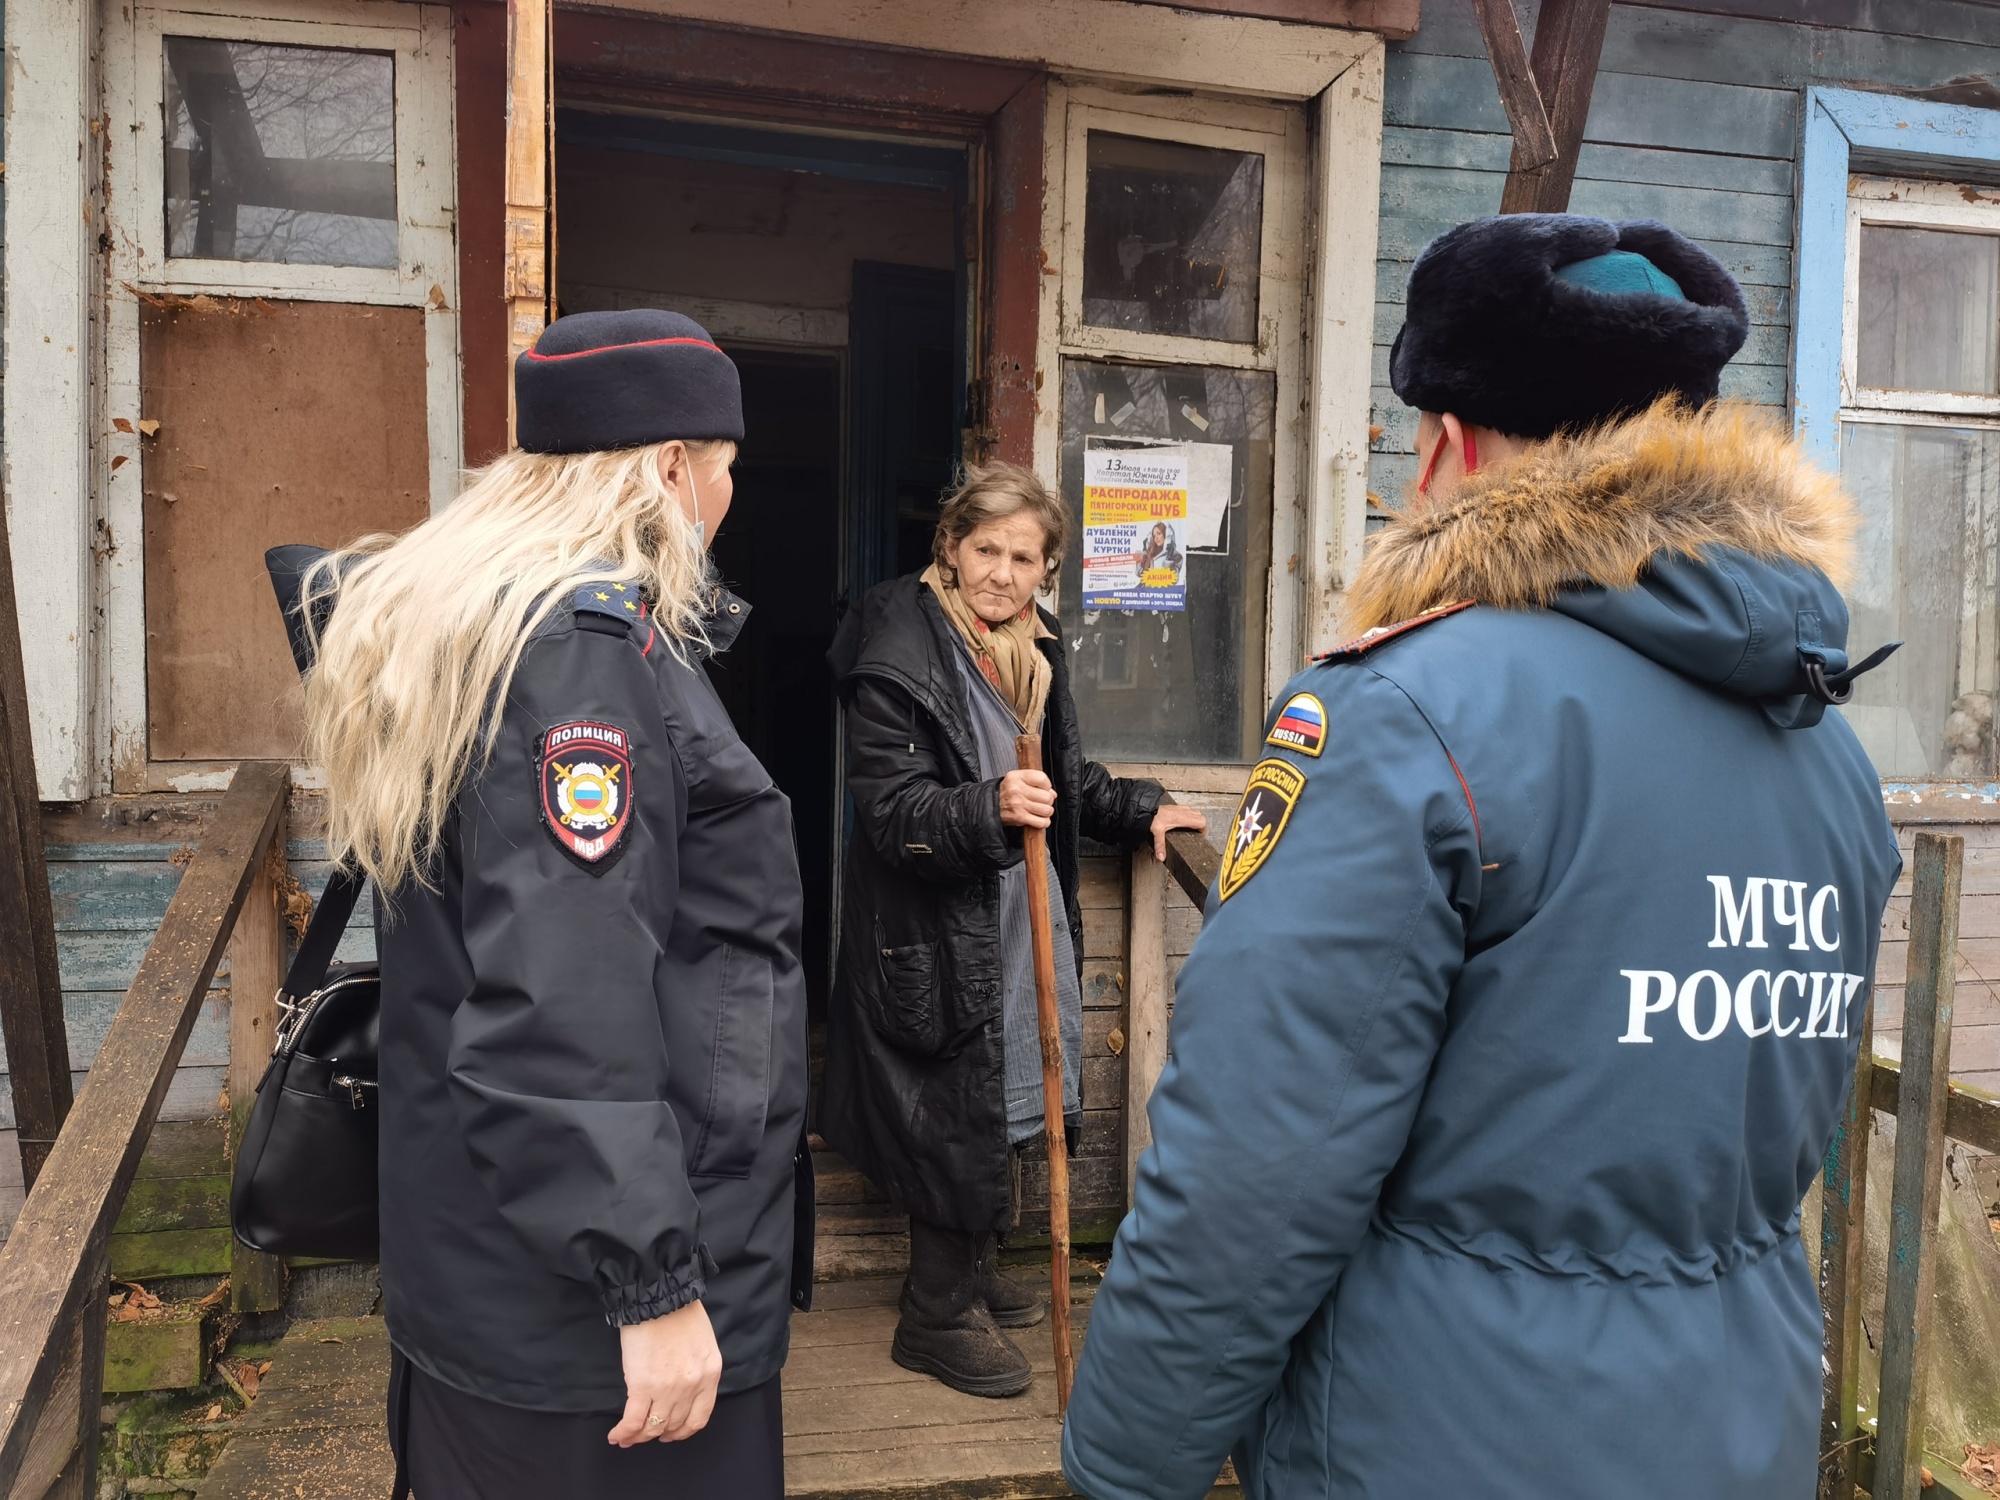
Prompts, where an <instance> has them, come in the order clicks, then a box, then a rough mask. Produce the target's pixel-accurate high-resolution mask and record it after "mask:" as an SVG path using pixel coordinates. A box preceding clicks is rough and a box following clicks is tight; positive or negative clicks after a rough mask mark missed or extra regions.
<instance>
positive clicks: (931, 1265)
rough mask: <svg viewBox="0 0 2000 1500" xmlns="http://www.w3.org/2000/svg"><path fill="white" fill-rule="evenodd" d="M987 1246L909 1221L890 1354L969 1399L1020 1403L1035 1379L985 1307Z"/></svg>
mask: <svg viewBox="0 0 2000 1500" xmlns="http://www.w3.org/2000/svg"><path fill="white" fill-rule="evenodd" d="M982 1240H983V1237H982V1236H980V1235H974V1234H958V1233H955V1232H954V1231H952V1230H949V1229H940V1228H938V1227H937V1226H936V1225H934V1224H926V1223H923V1222H922V1221H921V1220H918V1219H911V1220H910V1274H909V1276H908V1278H907V1279H906V1280H905V1281H904V1282H903V1298H902V1314H903V1316H902V1319H901V1321H899V1322H898V1323H897V1324H896V1341H895V1343H894V1344H893V1345H891V1346H890V1350H889V1353H890V1355H891V1357H893V1358H894V1359H895V1361H896V1363H897V1364H899V1365H901V1366H902V1367H903V1368H904V1369H906V1370H917V1371H920V1372H922V1373H923V1374H925V1375H935V1376H936V1377H937V1378H938V1379H939V1380H942V1381H943V1382H944V1383H945V1384H946V1385H948V1386H950V1387H951V1388H952V1389H953V1390H955V1391H964V1392H965V1393H966V1394H967V1395H969V1396H1018V1395H1020V1394H1021V1392H1023V1391H1025V1390H1026V1389H1027V1388H1028V1386H1029V1384H1030V1383H1031V1382H1032V1381H1033V1380H1034V1372H1033V1371H1032V1370H1031V1369H1030V1368H1029V1367H1028V1357H1027V1356H1026V1355H1025V1354H1023V1353H1022V1352H1021V1351H1020V1350H1019V1349H1017V1348H1015V1347H1014V1341H1013V1340H1012V1339H1010V1338H1008V1337H1007V1335H1005V1334H1004V1333H1002V1332H1001V1331H1000V1330H999V1329H998V1328H996V1327H994V1325H993V1317H992V1315H991V1314H990V1313H988V1312H987V1311H986V1306H985V1304H984V1303H982V1302H981V1301H980V1300H979V1284H980V1282H979V1269H980V1246H981V1244H982Z"/></svg>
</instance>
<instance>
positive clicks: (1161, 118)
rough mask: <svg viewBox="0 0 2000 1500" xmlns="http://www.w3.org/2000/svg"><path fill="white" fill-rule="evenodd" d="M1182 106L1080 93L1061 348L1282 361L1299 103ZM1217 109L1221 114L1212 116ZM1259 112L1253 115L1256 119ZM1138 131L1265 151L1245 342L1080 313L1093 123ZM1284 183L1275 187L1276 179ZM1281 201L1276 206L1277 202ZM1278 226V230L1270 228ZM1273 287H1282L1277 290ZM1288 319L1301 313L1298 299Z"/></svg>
mask: <svg viewBox="0 0 2000 1500" xmlns="http://www.w3.org/2000/svg"><path fill="white" fill-rule="evenodd" d="M1189 114H1190V112H1189V111H1188V110H1186V109H1185V108H1179V109H1169V110H1161V111H1151V110H1139V109H1134V108H1131V107H1128V106H1125V105H1124V104H1123V102H1122V101H1121V106H1120V107H1118V108H1108V107H1106V106H1105V105H1102V104H1096V103H1089V102H1084V101H1076V102H1073V103H1072V105H1071V108H1070V110H1069V119H1068V122H1067V130H1068V138H1067V142H1066V144H1067V154H1068V160H1067V161H1066V163H1065V170H1064V181H1065V193H1064V199H1065V201H1064V204H1063V223H1064V231H1065V232H1064V235H1063V261H1062V284H1063V299H1062V353H1063V354H1065V355H1069V356H1077V357H1083V358H1094V359H1129V360H1131V361H1133V362H1135V363H1144V364H1156V365H1195V364H1199V365H1220V366H1226V367H1228V368H1230V369H1235V370H1275V369H1277V368H1278V366H1279V361H1280V357H1281V354H1280V350H1281V345H1282V343H1283V335H1282V333H1281V329H1282V328H1283V327H1284V326H1286V325H1285V322H1284V321H1283V320H1281V318H1280V316H1279V313H1278V311H1277V308H1276V307H1275V306H1274V305H1273V304H1275V303H1285V302H1293V301H1294V300H1295V299H1294V298H1292V297H1291V296H1289V295H1288V291H1289V289H1290V287H1291V286H1292V285H1295V284H1296V283H1297V282H1298V280H1299V268H1298V265H1297V262H1298V261H1299V260H1300V259H1301V257H1302V254H1303V252H1304V250H1305V243H1304V234H1303V226H1302V225H1300V224H1299V223H1297V222H1295V221H1296V220H1297V218H1298V207H1299V205H1298V203H1297V201H1296V200H1297V199H1298V198H1299V197H1300V196H1301V194H1300V192H1299V188H1300V187H1302V186H1303V184H1302V183H1299V182H1298V181H1297V179H1298V178H1300V177H1301V175H1302V172H1303V147H1304V140H1303V130H1302V129H1301V130H1299V131H1298V132H1296V138H1295V132H1294V131H1293V130H1292V129H1291V128H1290V127H1291V126H1292V125H1293V123H1294V121H1297V122H1298V123H1299V124H1300V125H1301V126H1302V125H1303V112H1302V111H1301V110H1297V109H1291V110H1287V109H1280V108H1262V109H1256V110H1255V111H1254V112H1253V111H1252V110H1251V109H1247V108H1243V107H1241V106H1238V107H1235V108H1230V107H1228V106H1224V107H1222V108H1220V109H1215V110H1212V111H1204V112H1203V114H1204V115H1205V116H1209V117H1208V118H1202V117H1196V118H1189ZM1216 116H1220V117H1221V118H1215V117H1216ZM1253 122H1254V123H1253ZM1093 130H1098V131H1103V132H1105V133H1107V134H1110V135H1123V136H1135V137H1138V138H1140V139H1142V140H1153V141H1169V142H1172V143H1174V144H1177V145H1183V146H1202V147H1207V148H1209V149H1212V150H1220V151H1239V152H1244V153H1251V152H1254V153H1256V154H1257V155H1259V156H1262V157H1263V158H1264V202H1263V205H1262V218H1261V221H1260V223H1259V227H1258V233H1259V243H1258V251H1257V324H1256V336H1255V337H1254V338H1252V339H1250V340H1248V341H1247V342H1241V343H1239V342H1236V341H1234V340H1230V339H1204V338H1194V337H1191V336H1189V335H1186V334H1173V333H1150V332H1139V331H1137V330H1134V329H1128V328H1104V327H1099V326H1097V325H1096V324H1093V323H1086V322H1085V321H1084V318H1083V242H1084V234H1083V230H1084V212H1085V207H1086V200H1087V198H1088V194H1089V182H1090V133H1091V132H1092V131H1093ZM1274 183H1275V184H1277V186H1278V189H1279V192H1278V193H1277V194H1276V195H1274V193H1273V191H1272V187H1273V184H1274ZM1274 209H1276V210H1277V212H1275V213H1274V212H1273V210H1274ZM1274 230H1276V231H1277V232H1275V233H1274V232H1273V231H1274ZM1274 293H1275V295H1274ZM1290 321H1291V323H1292V324H1294V325H1295V324H1296V322H1297V309H1296V307H1294V309H1293V316H1292V318H1291V320H1290Z"/></svg>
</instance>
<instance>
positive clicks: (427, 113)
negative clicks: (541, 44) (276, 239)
mask: <svg viewBox="0 0 2000 1500" xmlns="http://www.w3.org/2000/svg"><path fill="white" fill-rule="evenodd" d="M167 36H206V37H221V38H227V39H229V40H238V41H253V42H271V43H276V44H281V45H292V46H309V47H330V48H342V49H349V50H356V51H370V52H389V53H391V54H392V55H393V56H394V57H395V60H396V76H395V98H394V105H393V108H394V110H395V132H396V218H397V232H396V238H397V264H396V267H395V268H394V269H393V270H392V269H388V268H382V267H370V266H326V265H284V264H277V263H270V262H259V261H233V260H232V261H221V260H201V259H195V258H192V257H186V258H183V257H173V258H169V257H168V256H167V255H166V253H165V250H166V207H165V186H164V176H165V171H164V162H165V157H164V148H165V140H164V106H165V93H166V86H165V63H164V56H165V54H164V48H165V40H164V39H165V38H166V37H167ZM452 45H453V34H452V18H451V11H450V10H449V9H448V8H446V7H444V6H441V5H434V4H429V5H427V4H412V3H403V0H261V3H260V0H179V3H175V0H164V3H158V4H151V5H142V6H134V7H132V8H130V9H125V10H119V11H116V12H113V13H112V16H111V17H110V18H107V21H106V36H105V49H106V55H105V95H104V97H105V109H106V123H107V126H108V129H107V131H106V141H105V147H104V150H105V165H106V173H107V178H108V181H109V184H110V189H109V192H108V193H107V203H106V217H107V227H108V229H109V236H108V237H109V240H110V249H109V253H108V255H107V257H106V258H107V260H108V262H109V275H108V277H107V282H106V292H105V324H104V326H105V343H104V371H105V379H104V387H103V390H104V395H103V400H102V403H101V406H100V411H99V418H98V420H99V433H98V442H97V445H96V454H95V463H96V466H97V467H96V470H95V476H94V477H95V480H96V485H95V488H96V490H97V493H98V494H99V495H101V496H102V497H103V500H102V509H101V511H100V515H101V517H102V520H101V522H100V525H101V528H102V535H103V536H104V538H105V539H106V544H105V546H104V547H103V549H102V550H101V554H100V556H101V562H100V566H99V570H98V582H97V593H98V603H99V612H100V621H101V624H100V627H99V635H98V639H99V641H100V642H101V645H100V648H99V649H100V651H101V653H102V654H101V669H100V672H99V682H98V688H97V697H98V714H97V722H98V725H99V726H100V727H99V731H98V733H97V735H96V751H97V758H98V764H99V767H100V771H99V774H98V777H97V780H98V784H99V785H100V786H107V785H108V789H109V790H111V791H113V792H118V793H128V792H149V791H152V792H165V791H177V792H189V791H204V790H212V789H215V788H218V787H221V786H225V785H227V783H228V778H229V764H228V763H211V762H206V761H156V760H154V759H153V757H152V750H151V744H150V736H149V731H148V724H147V713H146V695H147V673H146V652H147V645H146V620H145V548H144V546H143V544H142V542H141V538H142V537H143V536H144V529H145V519H144V518H145V511H144V481H143V471H144V463H143V457H144V455H143V452H142V449H141V446H140V445H141V442H142V438H141V436H140V434H139V433H138V432H137V431H135V430H133V429H134V428H136V425H137V422H138V420H139V419H140V418H141V417H143V416H144V415H145V413H143V412H141V411H140V409H139V408H140V398H141V388H140V381H139V309H140V305H141V302H142V301H143V300H144V299H145V298H147V297H157V296H199V295H202V294H208V295H212V296H216V297H226V298H252V297H265V298H272V299H278V300H284V301H293V302H343V303H361V304H366V305H373V306H392V307H417V308H421V309H422V310H423V313H424V339H425V408H426V409H425V426H426V440H427V446H428V452H429V466H428V467H429V479H430V504H431V509H432V510H433V511H436V510H439V509H441V508H442V507H443V506H444V505H446V504H447V503H449V502H450V500H451V498H452V496H453V495H454V494H455V493H456V491H457V487H458V482H459V474H460V469H461V463H462V454H463V443H464V437H463V425H462V414H461V382H460V369H459V319H458V247H457V230H456V219H457V201H456V200H457V170H456V151H457V137H456V127H455V123H454V117H453V111H454V98H453V88H454V76H453V66H452ZM120 422H123V423H124V424H125V426H124V427H122V428H121V427H120V426H119V425H118V424H119V423H120ZM293 780H294V783H295V784H298V785H302V786H303V785H316V784H318V783H319V780H320V773H319V772H318V771H317V769H316V768H307V767H295V768H294V770H293Z"/></svg>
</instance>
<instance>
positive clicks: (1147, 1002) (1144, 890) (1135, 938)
mask: <svg viewBox="0 0 2000 1500" xmlns="http://www.w3.org/2000/svg"><path fill="white" fill-rule="evenodd" d="M1130 932H1131V936H1130V940H1129V941H1128V943H1127V951H1128V952H1129V953H1130V955H1131V959H1130V964H1131V970H1132V987H1131V991H1130V993H1131V997H1132V998H1131V1007H1130V1012H1129V1014H1128V1016H1127V1018H1126V1022H1125V1205H1126V1207H1128V1208H1129V1207H1131V1204H1132V1191H1133V1189H1134V1187H1136V1186H1137V1184H1138V1181H1139V1156H1140V1153H1141V1152H1143V1151H1144V1150H1145V1149H1146V1148H1147V1147H1148V1146H1150V1145H1152V1143H1153V1127H1152V1124H1151V1122H1150V1121H1149V1120H1148V1119H1147V1117H1146V1106H1147V1104H1148V1103H1149V1102H1150V1101H1151V1100H1152V1097H1153V1085H1154V1084H1155V1083H1157V1082H1159V1078H1160V1070H1161V1069H1162V1068H1163V1067H1165V1066H1166V1062H1167V1000H1168V996H1169V994H1170V993H1171V991H1170V981H1169V979H1168V977H1167V867H1166V866H1165V865H1163V864H1162V863H1160V861H1159V860H1157V859H1155V858H1153V851H1152V850H1150V849H1141V850H1139V851H1137V852H1136V853H1134V854H1133V856H1132V915H1131V928H1130Z"/></svg>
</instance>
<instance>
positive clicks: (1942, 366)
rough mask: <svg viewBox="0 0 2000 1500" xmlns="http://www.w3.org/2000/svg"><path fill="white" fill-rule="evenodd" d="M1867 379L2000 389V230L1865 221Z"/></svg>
mask: <svg viewBox="0 0 2000 1500" xmlns="http://www.w3.org/2000/svg"><path fill="white" fill-rule="evenodd" d="M1859 312H1860V319H1861V327H1860V347H1859V350H1858V351H1857V352H1858V353H1859V355H1860V365H1861V370H1860V376H1861V383H1862V384H1863V385H1864V386H1876V387H1886V388H1890V389H1898V390H1907V391H1958V392H1964V393H1967V394H1972V395H1987V396H1990V395H1994V394H2000V236H1995V235H1990V234H1967V233H1961V232H1958V231H1954V230H1944V229H1905V228H1902V227H1900V226H1894V225H1884V224H1864V225H1863V226H1862V227H1861V305H1860V309H1859Z"/></svg>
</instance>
